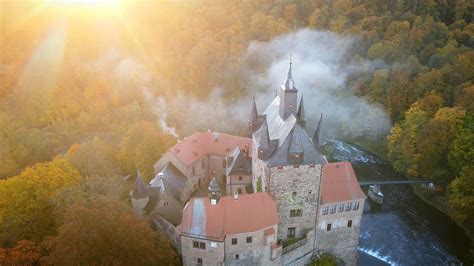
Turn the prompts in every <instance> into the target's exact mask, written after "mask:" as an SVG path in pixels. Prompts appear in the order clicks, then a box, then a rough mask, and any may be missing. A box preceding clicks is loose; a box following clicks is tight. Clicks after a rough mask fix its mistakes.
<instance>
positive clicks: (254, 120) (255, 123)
mask: <svg viewBox="0 0 474 266" xmlns="http://www.w3.org/2000/svg"><path fill="white" fill-rule="evenodd" d="M260 124H261V118H260V116H259V115H258V111H257V104H256V103H255V96H253V100H252V110H251V111H250V119H249V124H248V126H249V135H250V136H252V133H253V132H255V131H256V130H257V129H258V127H259V126H260Z"/></svg>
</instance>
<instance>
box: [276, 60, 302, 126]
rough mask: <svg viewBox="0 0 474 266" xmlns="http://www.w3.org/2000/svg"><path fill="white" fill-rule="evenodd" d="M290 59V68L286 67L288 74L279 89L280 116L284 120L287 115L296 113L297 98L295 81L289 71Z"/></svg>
mask: <svg viewBox="0 0 474 266" xmlns="http://www.w3.org/2000/svg"><path fill="white" fill-rule="evenodd" d="M291 64H292V62H291V59H290V69H288V76H287V77H286V80H285V81H284V82H283V84H282V85H281V90H280V110H279V114H280V118H281V119H282V120H286V118H287V117H288V115H290V114H295V115H296V113H297V110H296V107H297V100H298V90H297V89H296V87H295V82H294V81H293V77H292V73H291Z"/></svg>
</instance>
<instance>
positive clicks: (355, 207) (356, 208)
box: [352, 202, 359, 211]
mask: <svg viewBox="0 0 474 266" xmlns="http://www.w3.org/2000/svg"><path fill="white" fill-rule="evenodd" d="M358 209H359V202H356V203H354V207H352V210H353V211H357V210H358Z"/></svg>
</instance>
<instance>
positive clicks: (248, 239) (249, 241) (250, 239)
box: [247, 236, 252, 244]
mask: <svg viewBox="0 0 474 266" xmlns="http://www.w3.org/2000/svg"><path fill="white" fill-rule="evenodd" d="M250 243H252V237H251V236H248V237H247V244H250Z"/></svg>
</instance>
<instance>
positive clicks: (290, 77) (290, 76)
mask: <svg viewBox="0 0 474 266" xmlns="http://www.w3.org/2000/svg"><path fill="white" fill-rule="evenodd" d="M292 57H293V52H291V53H290V68H289V69H288V76H287V77H286V79H287V80H290V79H291V80H292V79H293V77H292V75H291V65H292V64H293V62H292Z"/></svg>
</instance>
